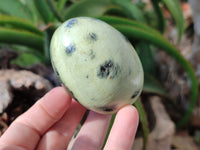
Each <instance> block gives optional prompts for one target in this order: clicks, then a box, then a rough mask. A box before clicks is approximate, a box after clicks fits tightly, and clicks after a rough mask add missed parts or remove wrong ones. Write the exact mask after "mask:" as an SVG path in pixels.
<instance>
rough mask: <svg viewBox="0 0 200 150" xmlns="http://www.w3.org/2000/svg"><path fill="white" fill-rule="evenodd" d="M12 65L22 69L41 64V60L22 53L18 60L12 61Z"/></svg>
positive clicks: (30, 54)
mask: <svg viewBox="0 0 200 150" xmlns="http://www.w3.org/2000/svg"><path fill="white" fill-rule="evenodd" d="M11 63H12V64H17V65H19V66H21V67H27V66H32V65H33V64H36V63H41V59H39V58H38V57H37V56H35V55H34V54H32V53H21V54H20V55H19V56H18V57H17V58H16V59H14V60H12V61H11Z"/></svg>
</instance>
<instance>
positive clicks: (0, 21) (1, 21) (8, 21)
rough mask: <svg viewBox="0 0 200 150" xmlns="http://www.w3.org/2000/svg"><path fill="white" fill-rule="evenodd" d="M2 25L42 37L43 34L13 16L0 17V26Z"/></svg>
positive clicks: (28, 23) (27, 22) (31, 25)
mask: <svg viewBox="0 0 200 150" xmlns="http://www.w3.org/2000/svg"><path fill="white" fill-rule="evenodd" d="M2 25H11V26H13V27H14V28H17V29H22V30H28V31H30V32H33V33H35V34H38V35H43V33H42V32H41V31H40V30H39V29H38V28H36V27H35V26H34V25H33V24H32V23H31V22H29V21H28V20H25V19H21V18H17V17H13V16H7V15H0V26H2Z"/></svg>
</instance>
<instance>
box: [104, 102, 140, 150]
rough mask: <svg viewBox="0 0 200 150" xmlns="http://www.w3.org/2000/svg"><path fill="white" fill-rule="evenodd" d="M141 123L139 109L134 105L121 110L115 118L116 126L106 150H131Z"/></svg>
mask: <svg viewBox="0 0 200 150" xmlns="http://www.w3.org/2000/svg"><path fill="white" fill-rule="evenodd" d="M138 123H139V115H138V111H137V109H136V108H135V107H134V106H132V105H127V106H125V107H123V108H121V109H120V110H119V111H118V112H117V115H116V117H115V121H114V124H113V126H112V129H111V131H110V135H109V137H108V140H107V142H106V145H105V148H104V150H110V149H114V150H124V149H125V150H129V149H131V146H132V144H133V141H134V138H135V134H136V131H137V127H138Z"/></svg>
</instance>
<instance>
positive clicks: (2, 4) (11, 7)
mask: <svg viewBox="0 0 200 150" xmlns="http://www.w3.org/2000/svg"><path fill="white" fill-rule="evenodd" d="M0 13H1V14H7V15H11V16H16V17H20V18H23V19H27V20H29V21H33V15H34V14H32V13H31V11H30V10H29V8H28V7H27V6H26V5H24V4H23V3H21V2H20V1H19V0H0Z"/></svg>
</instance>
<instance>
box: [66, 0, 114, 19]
mask: <svg viewBox="0 0 200 150" xmlns="http://www.w3.org/2000/svg"><path fill="white" fill-rule="evenodd" d="M110 6H111V3H110V2H108V1H107V0H82V1H80V2H77V3H75V4H73V5H71V6H70V7H68V9H67V11H66V12H65V14H64V18H65V19H69V18H73V17H77V16H88V17H97V16H100V15H102V14H104V12H106V10H107V8H109V7H110Z"/></svg>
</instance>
